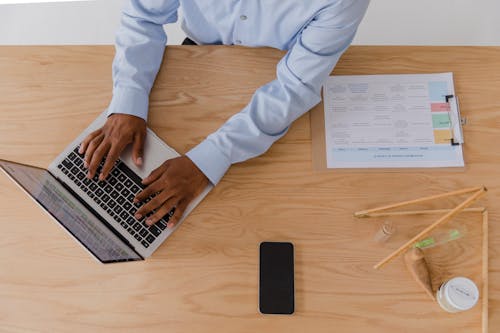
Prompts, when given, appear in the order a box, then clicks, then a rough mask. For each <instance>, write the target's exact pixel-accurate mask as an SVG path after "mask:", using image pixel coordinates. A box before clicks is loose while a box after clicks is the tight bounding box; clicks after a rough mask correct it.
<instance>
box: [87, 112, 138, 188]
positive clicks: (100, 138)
mask: <svg viewBox="0 0 500 333" xmlns="http://www.w3.org/2000/svg"><path fill="white" fill-rule="evenodd" d="M145 137H146V122H145V121H144V119H142V118H139V117H136V116H131V115H128V114H119V113H115V114H112V115H111V116H109V117H108V119H107V121H106V123H105V124H104V126H103V127H102V128H100V129H98V130H97V131H94V132H92V133H90V134H89V135H88V136H87V137H86V138H85V139H84V140H83V142H82V144H81V145H80V149H79V151H78V152H79V153H80V154H85V158H84V166H85V167H86V168H88V169H89V172H88V174H87V177H88V178H93V177H94V175H95V173H96V171H97V168H98V167H99V164H100V163H101V161H102V159H103V158H104V157H106V162H105V163H104V165H103V167H102V170H101V174H100V175H99V180H104V179H106V177H107V176H108V174H109V172H110V171H111V169H113V166H114V164H115V162H116V160H117V159H118V158H119V157H120V154H121V152H122V151H123V149H125V147H126V146H127V145H129V144H133V147H132V158H133V160H134V163H135V164H136V165H137V166H141V165H142V159H143V156H142V154H143V148H144V139H145Z"/></svg>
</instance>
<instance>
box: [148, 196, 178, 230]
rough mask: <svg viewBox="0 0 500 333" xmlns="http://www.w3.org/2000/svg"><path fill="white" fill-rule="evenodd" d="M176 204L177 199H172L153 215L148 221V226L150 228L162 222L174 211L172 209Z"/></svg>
mask: <svg viewBox="0 0 500 333" xmlns="http://www.w3.org/2000/svg"><path fill="white" fill-rule="evenodd" d="M175 202H176V198H175V197H173V196H172V197H170V198H169V199H168V200H167V201H165V202H164V203H163V205H161V207H160V208H159V209H158V210H157V211H156V212H155V213H154V214H153V215H151V216H150V217H148V218H147V219H146V224H147V225H148V226H152V225H153V224H155V223H156V222H158V221H159V220H161V219H162V217H164V216H165V215H167V214H168V213H169V212H170V211H171V210H172V208H174V205H175Z"/></svg>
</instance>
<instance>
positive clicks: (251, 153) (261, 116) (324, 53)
mask: <svg viewBox="0 0 500 333" xmlns="http://www.w3.org/2000/svg"><path fill="white" fill-rule="evenodd" d="M368 3H369V0H344V1H338V2H336V3H335V4H333V5H330V6H328V7H325V8H324V9H323V10H321V11H320V12H319V13H318V14H317V15H316V16H315V17H314V18H313V19H312V20H311V21H310V22H309V23H308V24H307V25H306V26H305V27H304V28H303V30H302V31H301V33H300V34H299V35H298V37H297V39H296V41H295V44H294V45H293V46H292V47H291V49H290V50H289V51H288V52H287V54H286V55H285V57H284V58H283V59H281V61H280V62H279V64H278V66H277V73H276V74H277V78H276V79H275V80H274V81H272V82H270V83H268V84H266V85H264V86H262V87H260V88H259V89H258V90H257V91H256V92H255V94H254V95H253V96H252V99H251V101H250V103H249V104H248V105H247V106H246V107H245V108H244V109H243V110H242V111H241V112H239V113H237V114H236V115H234V116H232V117H231V118H230V119H229V120H228V121H227V122H226V123H225V124H224V125H223V126H222V127H220V128H219V129H218V130H217V131H216V132H214V133H212V134H210V135H209V136H208V137H207V138H206V139H205V140H204V141H202V142H201V143H200V144H199V145H197V146H196V147H194V148H193V149H192V150H190V151H189V152H188V153H187V156H188V157H189V158H190V159H191V160H192V161H193V162H194V163H195V164H196V166H197V167H198V168H199V169H200V170H201V171H202V172H203V173H204V174H205V175H206V176H207V178H208V179H209V180H210V181H211V182H212V183H213V184H214V185H215V184H217V183H218V182H219V181H220V179H221V178H222V177H223V176H224V174H225V173H226V171H227V170H228V169H229V167H230V166H231V164H233V163H237V162H242V161H245V160H247V159H249V158H252V157H255V156H258V155H260V154H263V153H264V152H266V151H267V150H268V149H269V147H270V146H271V145H272V144H273V143H274V142H275V141H276V140H278V139H279V138H281V137H282V136H283V135H284V134H285V133H286V131H287V130H288V127H289V125H290V124H291V123H292V122H293V121H294V120H296V119H297V118H299V117H300V116H301V115H303V114H304V113H305V112H307V111H309V110H310V109H311V108H312V107H314V106H315V105H316V104H318V103H319V102H320V101H321V87H322V85H323V83H324V81H325V80H326V78H327V77H328V76H329V75H330V73H331V71H332V70H333V68H334V66H335V64H336V63H337V61H338V60H339V58H340V56H341V55H342V53H343V52H344V51H345V50H346V49H347V48H348V46H349V45H350V44H351V42H352V40H353V38H354V35H355V33H356V30H357V28H358V25H359V23H360V22H361V19H362V18H363V16H364V13H365V11H366V9H367V7H368Z"/></svg>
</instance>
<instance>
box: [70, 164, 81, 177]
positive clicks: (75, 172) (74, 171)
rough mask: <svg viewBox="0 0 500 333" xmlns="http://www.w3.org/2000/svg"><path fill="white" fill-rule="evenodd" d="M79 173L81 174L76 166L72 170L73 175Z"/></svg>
mask: <svg viewBox="0 0 500 333" xmlns="http://www.w3.org/2000/svg"><path fill="white" fill-rule="evenodd" d="M78 172H80V170H78V168H77V167H76V166H74V167H72V168H71V173H72V174H74V175H77V174H78Z"/></svg>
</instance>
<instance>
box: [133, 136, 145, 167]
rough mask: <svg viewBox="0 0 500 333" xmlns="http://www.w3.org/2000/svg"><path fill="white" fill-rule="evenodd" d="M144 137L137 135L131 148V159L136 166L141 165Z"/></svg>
mask: <svg viewBox="0 0 500 333" xmlns="http://www.w3.org/2000/svg"><path fill="white" fill-rule="evenodd" d="M144 137H145V134H143V133H137V134H136V136H135V138H134V145H133V147H132V157H133V159H134V163H135V164H136V165H137V166H141V165H142V158H143V154H144Z"/></svg>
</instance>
